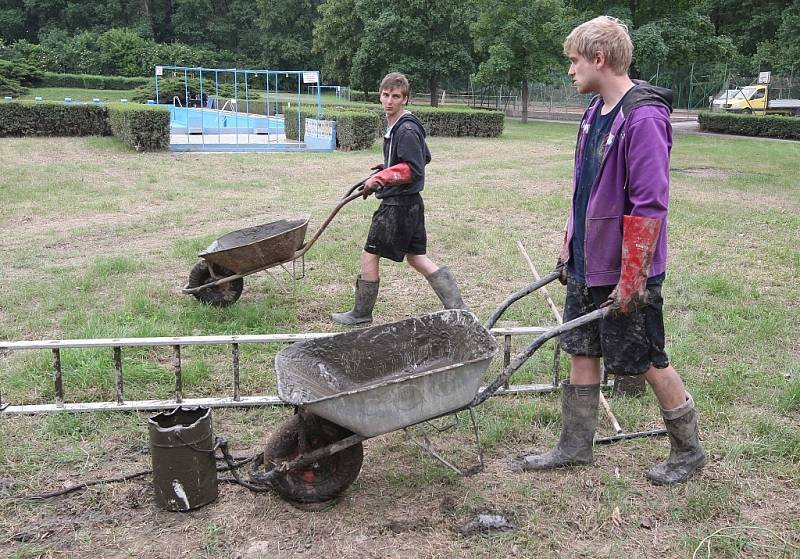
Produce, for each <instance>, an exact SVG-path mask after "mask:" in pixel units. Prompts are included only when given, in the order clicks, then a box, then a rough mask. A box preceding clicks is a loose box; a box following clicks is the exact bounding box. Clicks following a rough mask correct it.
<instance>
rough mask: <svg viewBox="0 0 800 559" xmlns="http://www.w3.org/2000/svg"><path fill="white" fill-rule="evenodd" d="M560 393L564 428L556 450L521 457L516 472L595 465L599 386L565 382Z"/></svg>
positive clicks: (514, 465)
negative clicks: (594, 446) (593, 450)
mask: <svg viewBox="0 0 800 559" xmlns="http://www.w3.org/2000/svg"><path fill="white" fill-rule="evenodd" d="M561 391H562V392H561V423H562V426H561V436H560V437H559V439H558V443H557V444H556V447H555V448H554V449H553V450H551V451H550V452H546V453H544V454H538V455H531V456H525V457H524V458H521V459H520V460H518V461H516V462H514V463H513V464H512V469H513V470H515V471H526V470H551V469H553V468H561V467H563V466H576V465H579V464H591V463H592V460H593V455H592V444H593V442H594V432H595V431H596V430H597V406H598V403H599V402H600V385H599V384H586V385H575V384H570V383H569V381H567V380H565V381H563V382H562V383H561Z"/></svg>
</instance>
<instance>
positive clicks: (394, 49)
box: [351, 0, 472, 107]
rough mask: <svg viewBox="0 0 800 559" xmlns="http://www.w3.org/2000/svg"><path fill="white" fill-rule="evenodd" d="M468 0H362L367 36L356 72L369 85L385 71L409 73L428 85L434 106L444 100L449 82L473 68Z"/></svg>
mask: <svg viewBox="0 0 800 559" xmlns="http://www.w3.org/2000/svg"><path fill="white" fill-rule="evenodd" d="M470 6H471V4H470V3H469V2H467V3H462V4H457V3H452V2H450V1H448V0H396V1H394V2H381V1H379V0H357V5H356V10H357V12H358V13H359V14H360V16H361V19H362V20H363V21H364V35H363V40H362V42H361V45H360V47H359V49H358V50H357V51H356V54H355V56H354V59H353V67H352V72H351V75H352V77H353V79H354V81H355V82H356V83H359V84H360V85H362V86H365V87H368V86H366V85H365V84H368V83H370V82H372V83H375V84H376V85H377V79H379V78H380V76H381V75H382V74H383V73H385V72H386V71H391V70H396V71H400V72H403V73H405V74H407V75H408V76H409V77H410V78H411V80H412V82H415V83H416V82H422V83H424V84H426V85H427V86H428V90H429V91H430V94H431V105H433V106H434V107H435V106H438V104H439V95H438V93H439V87H440V85H441V84H442V83H443V81H444V80H447V79H449V78H453V77H458V76H465V75H468V74H469V73H470V72H471V71H472V56H471V50H472V48H471V47H472V44H471V40H470V36H469V27H468V23H467V22H468V21H469V15H470V13H471V11H470V9H469V8H470Z"/></svg>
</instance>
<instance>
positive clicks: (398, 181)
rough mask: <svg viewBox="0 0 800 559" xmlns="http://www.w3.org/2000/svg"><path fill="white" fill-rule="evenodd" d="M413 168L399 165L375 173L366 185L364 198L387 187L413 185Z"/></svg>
mask: <svg viewBox="0 0 800 559" xmlns="http://www.w3.org/2000/svg"><path fill="white" fill-rule="evenodd" d="M411 181H412V178H411V167H409V166H408V163H398V164H397V165H392V166H391V167H389V168H388V169H384V170H383V171H380V172H378V173H375V174H374V175H372V176H371V177H370V178H368V179H367V180H366V182H365V183H364V198H366V197H367V196H369V195H370V194H371V193H372V192H375V191H376V190H382V189H383V188H385V187H387V186H402V185H404V184H409V183H411Z"/></svg>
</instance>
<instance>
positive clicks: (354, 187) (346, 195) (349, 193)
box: [342, 171, 378, 199]
mask: <svg viewBox="0 0 800 559" xmlns="http://www.w3.org/2000/svg"><path fill="white" fill-rule="evenodd" d="M377 172H378V171H373V172H372V173H370V175H369V177H371V176H372V175H374V174H375V173H377ZM369 177H366V178H363V179H361V180H360V181H358V182H357V183H355V184H354V185H353V186H351V187H350V188H349V189H348V191H347V192H346V193H345V195H344V196H342V199H344V198H347V197H348V196H350V195H351V194H352V193H353V192H355V191H356V189H357V188H358V187H359V186H362V185H363V184H364V183H365V182H367V181H368V180H369Z"/></svg>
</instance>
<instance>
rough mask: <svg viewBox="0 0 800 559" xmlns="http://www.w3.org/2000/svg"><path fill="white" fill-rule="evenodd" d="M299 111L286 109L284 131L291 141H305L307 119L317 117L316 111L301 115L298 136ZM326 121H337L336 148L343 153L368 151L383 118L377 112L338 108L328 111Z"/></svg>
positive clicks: (309, 110) (376, 135)
mask: <svg viewBox="0 0 800 559" xmlns="http://www.w3.org/2000/svg"><path fill="white" fill-rule="evenodd" d="M297 115H298V111H297V109H286V111H285V112H284V121H283V125H284V130H285V133H286V138H287V139H289V140H297V139H298V136H299V141H303V139H304V133H305V126H306V124H305V123H306V118H307V117H313V116H315V115H316V110H314V111H313V112H312V110H311V109H308V110H304V111H303V112H302V113H301V115H300V121H299V124H300V130H299V132H300V133H299V134H298V129H297V126H298V116H297ZM323 118H324V119H325V120H335V121H336V147H337V149H340V150H342V151H351V150H357V149H368V148H369V147H370V146H372V144H373V143H375V139H376V138H377V137H378V133H379V129H380V122H381V117H380V116H379V115H378V114H377V113H376V112H369V111H363V110H360V109H358V108H355V109H347V108H342V107H340V108H337V109H336V110H333V111H332V110H326V111H325V116H324V117H323Z"/></svg>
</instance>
